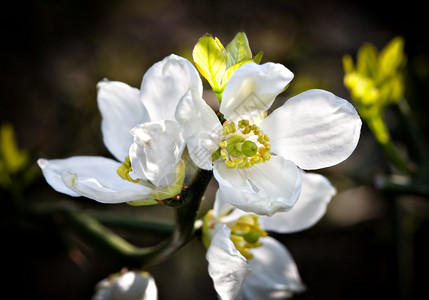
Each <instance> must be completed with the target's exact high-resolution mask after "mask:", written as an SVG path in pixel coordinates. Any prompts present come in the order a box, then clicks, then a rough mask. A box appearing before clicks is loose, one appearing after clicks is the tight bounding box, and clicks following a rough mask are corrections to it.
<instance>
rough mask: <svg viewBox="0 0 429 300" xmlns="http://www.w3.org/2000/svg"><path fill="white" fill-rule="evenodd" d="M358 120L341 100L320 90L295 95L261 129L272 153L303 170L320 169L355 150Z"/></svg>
mask: <svg viewBox="0 0 429 300" xmlns="http://www.w3.org/2000/svg"><path fill="white" fill-rule="evenodd" d="M361 124H362V122H361V120H360V118H359V115H358V114H357V112H356V110H355V109H354V107H353V106H352V105H351V104H350V103H349V102H347V101H345V100H344V99H341V98H339V97H337V96H335V95H334V94H332V93H329V92H327V91H323V90H309V91H306V92H303V93H301V94H299V95H298V96H295V97H293V98H291V99H289V100H288V101H286V103H285V104H284V105H283V106H282V107H280V108H278V109H276V110H275V111H274V112H273V113H272V114H270V115H269V116H268V117H267V118H266V119H265V120H264V121H263V122H262V124H261V129H262V130H263V131H264V132H265V133H266V134H267V135H268V136H269V137H270V143H271V146H272V151H273V152H274V153H276V154H278V155H281V156H283V157H284V158H286V159H290V160H292V161H293V162H294V163H296V165H297V166H299V167H300V168H302V169H308V170H311V169H320V168H325V167H329V166H332V165H335V164H338V163H340V162H342V161H343V160H345V159H346V158H347V157H349V156H350V154H351V153H352V152H353V151H354V149H355V148H356V145H357V143H358V141H359V137H360V129H361Z"/></svg>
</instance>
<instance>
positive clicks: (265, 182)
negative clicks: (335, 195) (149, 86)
mask: <svg viewBox="0 0 429 300" xmlns="http://www.w3.org/2000/svg"><path fill="white" fill-rule="evenodd" d="M292 78H293V74H292V73H291V72H290V71H289V70H288V69H287V68H285V67H284V66H283V65H281V64H275V63H266V64H263V65H258V64H255V63H247V64H245V65H243V66H241V67H240V68H239V69H238V70H237V71H236V72H235V73H234V74H233V75H232V76H231V78H230V79H229V81H228V83H227V84H226V87H225V90H224V92H223V96H222V102H221V105H220V112H221V113H222V114H223V116H224V118H225V119H226V122H224V123H223V125H221V123H220V122H219V120H218V118H217V116H216V115H215V113H214V111H212V110H211V109H210V107H208V105H207V104H206V103H205V102H204V100H202V98H201V97H200V96H199V94H198V93H195V92H192V91H190V92H188V93H187V95H186V96H185V97H183V98H182V99H181V101H180V102H179V104H178V107H177V111H176V119H177V121H178V122H179V123H181V124H182V125H183V126H184V138H185V140H186V143H187V147H188V150H189V154H190V156H191V158H192V159H193V161H194V163H195V164H196V165H197V166H199V167H200V168H203V169H212V168H213V172H214V176H215V178H216V179H217V181H218V183H219V186H220V189H221V190H222V191H229V190H240V191H241V192H242V193H241V195H240V197H228V198H227V201H228V202H229V203H231V204H232V205H234V206H236V207H238V208H240V209H242V210H245V211H249V212H254V213H257V214H264V215H272V214H274V213H276V212H280V211H287V210H289V209H290V208H291V207H293V205H294V204H295V202H296V200H297V199H298V196H299V194H300V190H301V178H300V172H299V169H298V168H297V166H298V167H299V168H302V169H306V170H312V169H319V168H325V167H329V166H332V165H335V164H338V163H340V162H342V161H343V160H345V159H346V158H347V157H348V156H350V154H351V153H352V152H353V151H354V149H355V147H356V145H357V142H358V140H359V136H360V128H361V120H360V118H359V115H358V114H357V112H356V110H355V109H354V107H353V106H352V105H351V104H350V103H349V102H347V101H346V100H344V99H341V98H339V97H337V96H335V95H333V94H331V93H329V92H327V91H323V90H309V91H306V92H304V93H302V94H299V95H298V96H295V97H293V98H291V99H289V100H288V101H286V103H285V104H284V105H283V106H281V107H279V108H277V109H276V110H274V112H273V113H271V114H270V115H268V117H266V118H265V119H263V120H262V121H260V118H259V119H258V118H257V117H259V116H260V115H261V114H262V113H264V112H266V111H267V110H268V109H269V107H270V106H271V105H272V103H273V101H274V100H275V98H276V96H277V95H278V94H280V93H281V92H282V91H283V90H284V88H285V87H286V86H287V85H288V84H289V82H290V81H291V80H292Z"/></svg>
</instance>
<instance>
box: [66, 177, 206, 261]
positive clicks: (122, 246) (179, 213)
mask: <svg viewBox="0 0 429 300" xmlns="http://www.w3.org/2000/svg"><path fill="white" fill-rule="evenodd" d="M211 178H212V173H211V172H209V171H203V170H201V171H200V172H199V173H198V175H197V176H196V178H195V180H194V182H193V183H192V184H191V186H190V187H188V188H187V189H185V190H184V191H183V192H182V194H181V198H183V199H184V203H185V204H184V205H182V206H180V207H178V208H175V223H176V224H175V227H174V230H173V232H172V234H171V235H170V237H169V238H168V239H167V240H165V241H163V242H161V243H160V244H158V245H156V246H153V247H144V248H141V247H136V246H134V245H132V244H131V243H129V242H127V241H126V240H125V239H123V238H121V237H120V236H118V235H116V234H115V233H113V232H112V231H110V230H109V229H107V228H106V227H104V226H103V225H102V224H101V223H100V222H98V221H97V220H96V219H95V218H94V217H92V216H90V215H89V214H87V213H84V212H80V211H73V210H71V211H67V212H66V213H65V216H66V221H67V222H68V223H69V224H70V225H71V226H72V227H73V228H74V229H76V230H77V232H79V233H80V234H81V235H82V237H83V238H86V239H87V240H88V241H90V242H91V243H93V244H95V245H97V246H99V247H100V248H101V249H103V251H106V252H110V254H112V255H113V256H114V257H115V258H116V259H118V260H119V261H120V262H121V263H122V264H123V263H126V264H127V265H128V267H145V266H148V265H152V264H155V263H158V262H160V261H162V260H165V259H167V258H168V257H170V256H171V255H173V254H174V253H176V252H177V251H178V250H180V249H181V248H182V247H184V246H185V245H186V244H187V243H188V242H189V241H190V240H192V238H193V237H194V223H195V220H196V217H197V213H198V209H199V207H200V203H201V199H202V197H203V195H204V192H205V190H206V188H207V185H208V183H209V182H210V180H211Z"/></svg>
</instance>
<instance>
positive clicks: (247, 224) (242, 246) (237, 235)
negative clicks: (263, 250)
mask: <svg viewBox="0 0 429 300" xmlns="http://www.w3.org/2000/svg"><path fill="white" fill-rule="evenodd" d="M230 228H231V237H230V239H231V241H232V242H233V243H234V246H235V248H236V249H237V250H238V251H239V252H240V253H241V254H242V255H243V256H244V257H245V258H246V259H251V258H253V254H252V253H250V249H252V248H257V247H260V246H262V243H261V242H260V241H259V237H265V236H267V233H266V232H265V231H264V230H263V229H262V228H261V227H259V224H258V217H257V216H256V215H245V216H242V217H240V218H239V219H238V221H237V222H236V223H235V224H234V225H231V226H230Z"/></svg>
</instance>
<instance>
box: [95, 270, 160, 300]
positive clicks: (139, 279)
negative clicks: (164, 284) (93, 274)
mask: <svg viewBox="0 0 429 300" xmlns="http://www.w3.org/2000/svg"><path fill="white" fill-rule="evenodd" d="M112 299H127V300H132V299H136V300H156V299H158V289H157V287H156V283H155V280H154V278H153V277H152V275H150V274H149V273H147V272H143V271H141V272H137V271H128V272H126V273H124V274H112V275H110V276H109V277H108V278H106V279H103V280H102V281H100V282H99V283H97V285H96V294H95V295H94V296H93V297H92V300H112Z"/></svg>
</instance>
